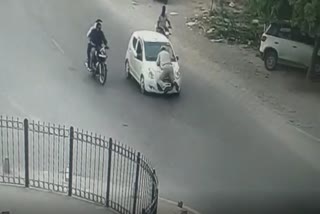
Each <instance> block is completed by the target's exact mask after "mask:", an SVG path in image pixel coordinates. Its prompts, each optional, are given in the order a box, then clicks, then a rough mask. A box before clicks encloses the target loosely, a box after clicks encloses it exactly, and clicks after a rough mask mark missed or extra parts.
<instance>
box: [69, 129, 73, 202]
mask: <svg viewBox="0 0 320 214" xmlns="http://www.w3.org/2000/svg"><path fill="white" fill-rule="evenodd" d="M73 138H74V129H73V127H72V126H71V127H70V144H69V185H68V187H69V189H68V196H72V175H73Z"/></svg>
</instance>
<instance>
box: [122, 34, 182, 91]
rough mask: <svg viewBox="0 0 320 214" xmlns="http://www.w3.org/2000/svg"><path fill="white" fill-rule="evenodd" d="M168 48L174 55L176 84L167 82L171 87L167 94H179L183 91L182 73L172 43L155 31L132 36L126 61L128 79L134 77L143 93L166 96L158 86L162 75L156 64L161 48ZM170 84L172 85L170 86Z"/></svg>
mask: <svg viewBox="0 0 320 214" xmlns="http://www.w3.org/2000/svg"><path fill="white" fill-rule="evenodd" d="M163 45H165V46H167V48H168V50H169V51H170V52H171V55H172V65H173V68H174V77H175V83H174V84H171V83H169V82H166V86H167V87H170V88H169V91H166V92H167V94H179V93H180V90H181V73H180V71H179V64H178V57H177V56H176V55H175V53H174V50H173V47H172V44H171V42H170V41H169V40H168V39H167V38H166V37H165V36H164V35H162V34H160V33H157V32H154V31H136V32H134V33H133V34H132V36H131V38H130V41H129V45H128V50H127V54H126V59H125V72H126V77H127V78H128V79H130V78H131V77H133V78H134V79H135V80H136V81H137V82H138V83H139V84H140V91H141V93H143V94H144V93H146V92H150V93H157V94H164V90H162V88H161V87H160V86H159V85H158V84H157V81H158V79H159V76H160V74H161V73H162V71H161V69H160V67H159V66H157V64H156V60H157V57H158V53H159V51H160V48H161V46H163ZM169 84H170V85H169Z"/></svg>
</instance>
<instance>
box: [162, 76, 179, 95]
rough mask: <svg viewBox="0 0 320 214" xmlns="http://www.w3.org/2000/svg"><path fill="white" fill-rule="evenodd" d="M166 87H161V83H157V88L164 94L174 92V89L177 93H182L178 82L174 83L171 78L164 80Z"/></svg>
mask: <svg viewBox="0 0 320 214" xmlns="http://www.w3.org/2000/svg"><path fill="white" fill-rule="evenodd" d="M163 83H164V85H163V86H162V87H161V86H160V85H159V83H157V88H158V90H159V91H162V92H163V93H164V94H167V93H168V92H169V91H171V90H173V89H174V88H175V89H176V91H180V88H179V86H178V84H177V83H176V82H172V81H171V80H170V78H169V77H166V78H164V80H163Z"/></svg>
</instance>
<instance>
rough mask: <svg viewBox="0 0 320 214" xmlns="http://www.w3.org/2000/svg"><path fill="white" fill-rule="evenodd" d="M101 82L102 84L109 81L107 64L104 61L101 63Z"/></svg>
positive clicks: (99, 68) (99, 69)
mask: <svg viewBox="0 0 320 214" xmlns="http://www.w3.org/2000/svg"><path fill="white" fill-rule="evenodd" d="M98 71H99V82H100V84H101V85H104V84H105V83H106V81H107V66H106V65H104V64H103V63H99V67H98Z"/></svg>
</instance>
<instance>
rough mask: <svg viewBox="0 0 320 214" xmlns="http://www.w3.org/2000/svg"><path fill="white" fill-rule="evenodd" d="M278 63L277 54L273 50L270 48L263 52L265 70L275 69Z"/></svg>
mask: <svg viewBox="0 0 320 214" xmlns="http://www.w3.org/2000/svg"><path fill="white" fill-rule="evenodd" d="M277 63H278V55H277V53H276V52H275V51H273V50H270V51H267V52H266V53H265V57H264V65H265V67H266V69H267V70H269V71H272V70H275V69H276V66H277Z"/></svg>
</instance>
